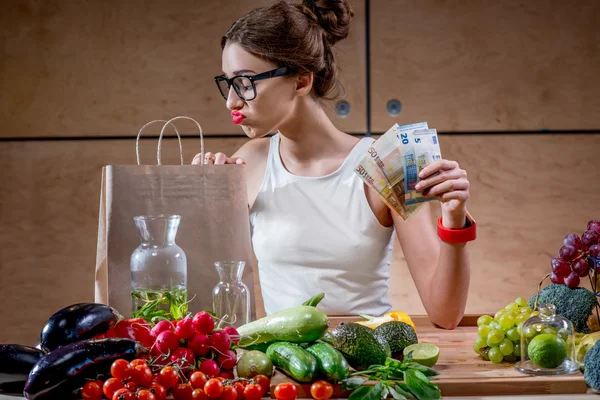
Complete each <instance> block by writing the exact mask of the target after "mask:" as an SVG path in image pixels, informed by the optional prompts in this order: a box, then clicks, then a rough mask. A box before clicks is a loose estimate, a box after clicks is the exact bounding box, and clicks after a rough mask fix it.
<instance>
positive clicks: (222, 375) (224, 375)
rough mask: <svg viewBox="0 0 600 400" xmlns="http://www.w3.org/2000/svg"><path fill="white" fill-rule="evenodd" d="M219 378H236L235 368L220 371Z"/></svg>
mask: <svg viewBox="0 0 600 400" xmlns="http://www.w3.org/2000/svg"><path fill="white" fill-rule="evenodd" d="M217 378H223V379H235V375H234V374H233V370H231V369H228V370H225V371H221V372H219V376H218V377H217Z"/></svg>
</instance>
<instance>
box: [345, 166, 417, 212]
mask: <svg viewBox="0 0 600 400" xmlns="http://www.w3.org/2000/svg"><path fill="white" fill-rule="evenodd" d="M355 172H356V174H358V176H359V177H360V178H361V179H362V180H363V181H364V182H365V183H366V184H367V185H369V186H371V187H372V188H373V189H374V190H375V191H376V192H377V193H378V194H379V196H380V197H381V199H382V200H383V202H384V203H385V204H386V205H387V206H388V207H389V208H390V209H392V210H394V211H395V212H396V214H398V215H400V216H401V217H402V219H406V218H407V217H408V215H407V211H408V209H407V208H406V206H404V204H403V202H400V200H398V199H397V198H396V196H394V194H393V193H392V191H391V189H390V187H389V185H388V183H387V180H386V178H385V176H384V175H383V172H381V170H380V169H379V167H378V166H377V165H376V164H375V163H374V161H373V160H372V159H371V157H370V156H369V155H368V154H366V155H365V156H364V157H363V158H362V159H361V161H360V162H359V163H358V165H357V166H356V168H355ZM402 200H404V198H402Z"/></svg>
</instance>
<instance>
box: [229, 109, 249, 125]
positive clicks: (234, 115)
mask: <svg viewBox="0 0 600 400" xmlns="http://www.w3.org/2000/svg"><path fill="white" fill-rule="evenodd" d="M231 119H232V120H233V123H234V124H236V125H239V124H241V123H242V121H244V120H245V119H246V116H245V115H244V114H242V113H241V112H240V111H232V112H231Z"/></svg>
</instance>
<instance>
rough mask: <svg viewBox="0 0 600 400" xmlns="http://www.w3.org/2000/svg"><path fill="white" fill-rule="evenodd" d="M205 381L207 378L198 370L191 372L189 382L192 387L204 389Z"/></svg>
mask: <svg viewBox="0 0 600 400" xmlns="http://www.w3.org/2000/svg"><path fill="white" fill-rule="evenodd" d="M206 382H208V378H207V377H206V375H205V374H204V373H202V372H200V371H196V372H193V373H192V374H191V375H190V384H191V385H192V387H193V388H194V389H204V385H206Z"/></svg>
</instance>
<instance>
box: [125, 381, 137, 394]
mask: <svg viewBox="0 0 600 400" xmlns="http://www.w3.org/2000/svg"><path fill="white" fill-rule="evenodd" d="M125 389H127V390H129V391H130V392H133V393H135V392H136V391H137V389H138V385H137V383H135V382H134V381H127V382H125Z"/></svg>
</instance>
